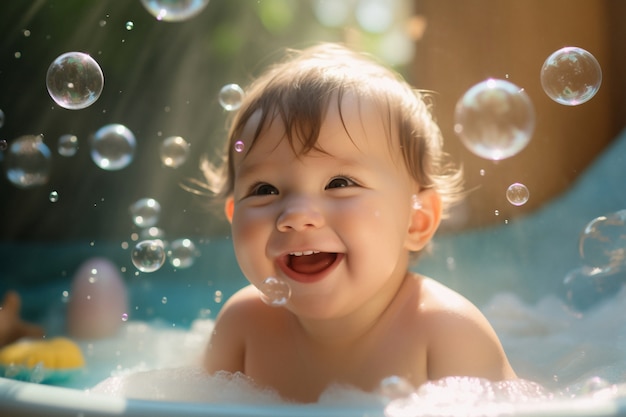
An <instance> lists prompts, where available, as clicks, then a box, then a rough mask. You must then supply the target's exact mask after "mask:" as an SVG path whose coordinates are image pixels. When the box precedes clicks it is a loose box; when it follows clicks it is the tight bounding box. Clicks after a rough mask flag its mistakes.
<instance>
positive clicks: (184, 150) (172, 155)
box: [160, 136, 189, 168]
mask: <svg viewBox="0 0 626 417" xmlns="http://www.w3.org/2000/svg"><path fill="white" fill-rule="evenodd" d="M160 152H161V161H162V162H163V164H164V165H165V166H168V167H170V168H178V167H179V166H181V165H182V164H184V163H185V161H187V157H188V156H189V144H188V143H187V141H185V139H183V138H181V137H180V136H170V137H169V138H165V139H164V140H163V142H162V143H161V149H160Z"/></svg>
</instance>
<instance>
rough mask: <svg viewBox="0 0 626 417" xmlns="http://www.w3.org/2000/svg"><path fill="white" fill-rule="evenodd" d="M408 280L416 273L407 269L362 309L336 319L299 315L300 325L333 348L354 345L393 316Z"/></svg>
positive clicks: (318, 342)
mask: <svg viewBox="0 0 626 417" xmlns="http://www.w3.org/2000/svg"><path fill="white" fill-rule="evenodd" d="M407 279H412V274H411V273H410V272H407V273H406V274H405V275H404V277H403V278H402V280H401V281H400V282H399V283H397V284H395V285H390V286H389V287H388V288H384V289H383V290H382V291H384V292H385V293H386V294H384V296H382V297H377V298H376V299H375V300H372V302H370V303H367V304H366V305H364V306H362V307H361V308H359V309H358V310H356V311H354V312H352V313H350V314H347V315H345V316H342V317H336V318H332V319H308V318H302V317H295V320H296V323H297V324H296V325H297V326H299V327H300V330H301V332H302V333H303V334H304V335H305V337H307V339H308V342H309V343H313V344H314V345H317V346H319V347H320V348H328V349H331V350H336V349H341V348H350V346H352V345H353V344H354V343H360V342H361V341H362V339H363V338H364V337H366V336H367V335H370V334H371V333H372V332H373V331H374V329H375V328H376V327H377V326H379V325H381V323H382V322H384V321H385V320H386V317H388V316H390V315H393V312H394V310H396V309H397V307H398V304H401V303H399V300H398V298H401V297H399V295H400V294H401V293H402V288H403V287H405V286H406V281H407Z"/></svg>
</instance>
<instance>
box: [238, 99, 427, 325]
mask: <svg viewBox="0 0 626 417" xmlns="http://www.w3.org/2000/svg"><path fill="white" fill-rule="evenodd" d="M342 116H343V122H342V118H341V116H340V114H339V111H338V109H337V106H335V105H333V104H331V106H330V109H329V111H328V113H327V114H326V116H325V118H324V120H323V124H322V127H321V131H320V136H319V140H318V146H319V147H320V148H321V149H323V151H324V152H320V151H317V150H312V151H310V152H308V153H307V154H305V155H300V156H297V155H296V154H294V152H293V150H292V148H291V147H290V145H289V143H288V141H287V140H286V139H285V135H284V126H283V125H282V123H281V122H280V119H276V120H274V121H273V123H271V125H270V126H269V127H268V128H266V129H265V130H264V131H263V132H262V134H261V135H260V136H259V137H258V138H257V140H256V143H255V144H254V146H253V147H252V148H251V149H250V150H249V151H248V152H246V146H247V144H248V141H249V140H250V139H249V138H251V137H252V135H253V133H254V131H255V129H256V125H255V123H257V118H255V117H253V118H252V119H251V120H250V121H249V122H248V125H246V128H245V129H244V131H243V134H242V137H241V141H242V142H243V148H244V151H243V152H233V153H234V161H233V162H234V167H235V178H234V194H233V197H232V198H231V199H229V201H228V202H227V204H226V212H227V215H228V216H229V218H230V220H231V221H232V235H233V236H232V237H233V243H234V247H235V253H236V256H237V260H238V262H239V265H240V267H241V269H242V271H243V273H244V274H245V276H246V277H247V278H248V280H249V281H250V282H251V283H252V284H254V285H256V286H260V285H261V283H262V282H263V281H264V280H265V279H266V278H268V277H276V278H279V279H281V280H283V281H285V282H287V283H288V285H289V286H290V287H291V293H292V295H291V298H290V300H289V302H288V304H287V306H286V307H287V308H288V309H290V310H291V311H292V312H294V313H295V314H297V315H299V316H301V317H309V318H329V317H334V316H337V317H339V316H342V315H346V314H349V313H352V312H355V311H357V310H358V309H360V308H363V307H364V306H366V305H368V304H369V303H376V302H377V297H378V296H379V295H380V294H385V289H388V286H392V285H397V284H398V282H400V281H401V280H402V279H403V277H404V275H405V273H406V270H407V266H408V249H407V248H408V244H407V234H408V230H409V227H410V223H411V216H412V212H413V209H412V204H411V197H412V195H413V194H415V193H416V191H417V186H416V184H415V183H414V182H413V181H412V179H411V178H410V176H409V173H408V172H407V170H406V168H405V165H404V162H403V159H402V155H401V153H400V150H399V149H398V148H399V146H398V145H397V142H398V138H397V137H390V135H392V133H391V132H390V129H389V128H388V124H387V123H385V122H384V118H383V116H382V115H381V112H380V110H379V109H378V108H377V107H376V106H375V105H374V104H373V103H369V102H367V101H365V100H363V99H361V100H360V101H357V100H355V99H354V98H353V97H345V98H344V99H343V102H342ZM344 124H345V127H344ZM394 134H395V133H394ZM390 140H391V141H392V142H391V146H390V142H389V141H390ZM296 142H297V141H296Z"/></svg>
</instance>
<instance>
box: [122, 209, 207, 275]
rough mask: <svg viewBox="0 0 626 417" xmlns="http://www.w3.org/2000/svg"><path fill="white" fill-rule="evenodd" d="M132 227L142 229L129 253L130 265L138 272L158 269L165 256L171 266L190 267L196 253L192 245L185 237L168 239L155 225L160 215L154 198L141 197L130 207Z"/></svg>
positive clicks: (162, 263) (163, 262)
mask: <svg viewBox="0 0 626 417" xmlns="http://www.w3.org/2000/svg"><path fill="white" fill-rule="evenodd" d="M129 212H130V216H131V219H132V221H133V223H134V224H135V226H137V227H139V228H141V229H142V231H145V233H143V236H144V237H146V239H143V240H141V241H139V242H138V243H137V244H136V245H135V247H134V249H133V250H132V253H131V260H132V262H133V265H135V267H136V268H137V269H138V270H139V271H141V272H154V271H157V270H159V269H160V268H161V267H162V266H163V265H164V264H165V261H166V260H167V259H169V262H170V264H171V265H172V266H173V267H174V268H181V269H182V268H189V267H190V266H192V265H193V263H194V261H195V259H196V258H197V256H198V250H197V249H196V246H195V244H194V243H193V242H192V241H191V240H190V239H186V238H181V239H176V240H174V241H172V242H169V243H168V242H167V241H166V240H164V239H163V235H164V233H163V231H162V230H161V229H158V228H157V227H155V226H156V225H157V224H158V222H159V218H160V216H161V204H159V202H158V201H157V200H155V199H154V198H141V199H139V200H137V201H135V202H134V203H133V204H131V205H130V207H129Z"/></svg>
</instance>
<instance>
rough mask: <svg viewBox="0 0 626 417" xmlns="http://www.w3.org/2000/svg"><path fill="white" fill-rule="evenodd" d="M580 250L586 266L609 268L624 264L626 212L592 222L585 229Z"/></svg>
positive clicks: (625, 256) (580, 241) (579, 244)
mask: <svg viewBox="0 0 626 417" xmlns="http://www.w3.org/2000/svg"><path fill="white" fill-rule="evenodd" d="M578 250H579V252H580V256H581V257H582V259H583V260H584V261H585V264H586V265H588V266H591V267H595V268H608V267H615V266H620V265H622V264H624V260H625V259H626V210H620V211H616V212H614V213H611V214H608V215H606V216H599V217H596V218H595V219H593V220H591V221H590V222H589V223H588V224H587V226H585V228H584V229H583V231H582V233H581V235H580V240H579V242H578Z"/></svg>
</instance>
